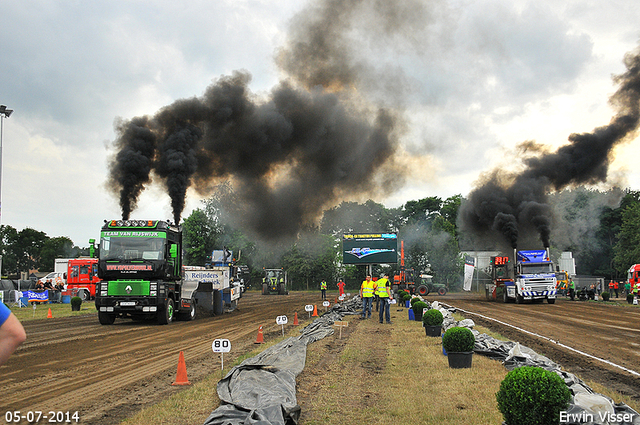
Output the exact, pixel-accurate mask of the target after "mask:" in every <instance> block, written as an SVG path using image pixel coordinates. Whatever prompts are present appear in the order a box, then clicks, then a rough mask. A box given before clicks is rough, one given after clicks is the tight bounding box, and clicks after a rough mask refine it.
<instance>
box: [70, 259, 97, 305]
mask: <svg viewBox="0 0 640 425" xmlns="http://www.w3.org/2000/svg"><path fill="white" fill-rule="evenodd" d="M98 282H100V279H99V278H98V259H97V258H73V259H70V260H69V263H68V266H67V291H69V292H70V293H72V294H74V293H75V294H77V296H79V297H80V298H82V300H83V301H88V300H90V299H95V297H96V284H97V283H98Z"/></svg>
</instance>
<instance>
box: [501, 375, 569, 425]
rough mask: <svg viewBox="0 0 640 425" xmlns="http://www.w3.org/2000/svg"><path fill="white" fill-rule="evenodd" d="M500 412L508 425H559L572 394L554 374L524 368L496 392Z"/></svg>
mask: <svg viewBox="0 0 640 425" xmlns="http://www.w3.org/2000/svg"><path fill="white" fill-rule="evenodd" d="M496 399H497V401H498V410H500V412H501V413H502V416H503V418H504V420H505V423H506V424H507V425H522V424H527V425H547V424H558V423H559V422H560V412H561V411H563V410H566V409H567V407H568V406H569V402H570V400H571V391H570V390H569V388H568V387H567V385H566V384H565V383H564V380H563V379H562V378H561V377H560V376H558V375H557V374H556V373H554V372H550V371H548V370H545V369H542V368H540V367H533V366H523V367H519V368H517V369H514V370H512V371H511V372H509V373H507V376H506V377H505V378H504V380H503V381H502V383H501V384H500V390H498V392H497V393H496Z"/></svg>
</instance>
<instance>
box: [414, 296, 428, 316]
mask: <svg viewBox="0 0 640 425" xmlns="http://www.w3.org/2000/svg"><path fill="white" fill-rule="evenodd" d="M411 308H412V309H413V314H414V316H415V317H416V320H419V318H421V317H422V310H424V309H425V308H429V305H428V304H427V303H426V302H424V301H420V300H418V301H416V302H415V303H413V305H412V306H411Z"/></svg>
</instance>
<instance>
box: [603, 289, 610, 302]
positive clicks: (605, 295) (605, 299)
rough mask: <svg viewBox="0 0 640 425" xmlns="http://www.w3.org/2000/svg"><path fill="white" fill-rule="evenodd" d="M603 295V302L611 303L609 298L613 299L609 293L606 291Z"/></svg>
mask: <svg viewBox="0 0 640 425" xmlns="http://www.w3.org/2000/svg"><path fill="white" fill-rule="evenodd" d="M601 295H602V300H603V301H609V298H610V297H611V295H610V294H609V293H608V292H607V291H604V292H603V293H602V294H601Z"/></svg>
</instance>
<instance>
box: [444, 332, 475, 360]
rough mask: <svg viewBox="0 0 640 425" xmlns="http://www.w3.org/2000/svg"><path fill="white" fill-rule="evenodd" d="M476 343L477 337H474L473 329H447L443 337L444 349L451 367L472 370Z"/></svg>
mask: <svg viewBox="0 0 640 425" xmlns="http://www.w3.org/2000/svg"><path fill="white" fill-rule="evenodd" d="M475 343H476V337H475V336H473V332H471V329H469V328H464V327H460V326H456V327H453V328H449V329H447V331H446V332H445V333H444V335H443V336H442V348H444V350H445V351H446V352H447V359H448V360H449V367H450V368H453V369H461V368H470V367H471V363H472V360H473V346H474V345H475Z"/></svg>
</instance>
